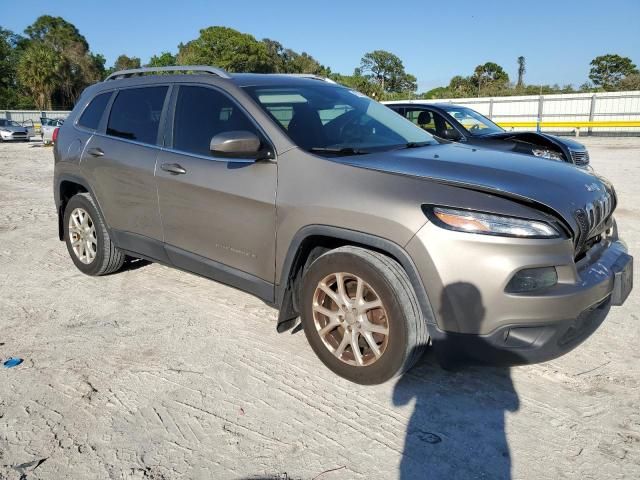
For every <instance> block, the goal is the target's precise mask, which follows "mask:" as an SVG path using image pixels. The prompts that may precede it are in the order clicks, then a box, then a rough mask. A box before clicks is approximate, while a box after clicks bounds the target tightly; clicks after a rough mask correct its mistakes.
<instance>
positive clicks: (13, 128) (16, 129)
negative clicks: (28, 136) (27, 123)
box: [0, 125, 27, 133]
mask: <svg viewBox="0 0 640 480" xmlns="http://www.w3.org/2000/svg"><path fill="white" fill-rule="evenodd" d="M0 130H5V131H8V132H18V133H27V127H16V126H15V125H5V126H2V125H0Z"/></svg>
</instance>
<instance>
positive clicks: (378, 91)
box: [330, 68, 385, 101]
mask: <svg viewBox="0 0 640 480" xmlns="http://www.w3.org/2000/svg"><path fill="white" fill-rule="evenodd" d="M330 78H331V79H332V80H334V81H335V82H338V83H339V84H341V85H344V86H345V87H349V88H351V89H353V90H356V91H358V92H360V93H364V94H365V95H367V96H369V97H371V98H373V99H374V100H378V101H381V100H385V92H384V90H382V86H381V85H380V84H379V83H378V82H375V81H373V80H371V78H369V77H366V76H364V75H362V71H361V70H360V69H359V68H356V69H355V70H354V71H353V75H340V74H339V73H333V74H331V75H330Z"/></svg>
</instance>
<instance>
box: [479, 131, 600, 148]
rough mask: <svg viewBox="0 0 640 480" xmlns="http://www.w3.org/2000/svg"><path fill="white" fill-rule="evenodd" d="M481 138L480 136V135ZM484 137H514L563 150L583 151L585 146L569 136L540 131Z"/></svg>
mask: <svg viewBox="0 0 640 480" xmlns="http://www.w3.org/2000/svg"><path fill="white" fill-rule="evenodd" d="M480 138H482V137H480ZM484 138H492V139H496V140H504V139H514V140H520V141H522V142H526V143H532V144H534V145H540V146H547V147H551V146H556V147H559V148H560V149H562V150H563V151H564V150H575V151H577V152H582V151H585V150H586V149H587V148H586V147H585V146H584V145H583V144H581V143H580V142H576V141H575V140H572V139H570V138H565V137H556V136H555V135H549V134H548V133H542V132H500V133H491V134H488V135H484Z"/></svg>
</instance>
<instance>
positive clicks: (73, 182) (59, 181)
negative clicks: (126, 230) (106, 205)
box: [54, 174, 108, 241]
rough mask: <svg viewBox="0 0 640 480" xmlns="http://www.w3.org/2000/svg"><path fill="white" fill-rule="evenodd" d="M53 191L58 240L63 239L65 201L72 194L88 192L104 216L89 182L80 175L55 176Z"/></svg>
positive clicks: (67, 200) (66, 201) (69, 198)
mask: <svg viewBox="0 0 640 480" xmlns="http://www.w3.org/2000/svg"><path fill="white" fill-rule="evenodd" d="M54 193H55V201H56V206H57V208H56V209H57V212H58V239H59V240H60V241H62V240H64V225H63V222H64V210H65V207H66V206H67V203H68V202H69V200H71V197H73V196H74V195H76V194H78V193H88V194H90V195H91V196H92V197H93V199H94V200H95V202H96V206H97V207H98V210H99V213H100V215H101V216H102V218H104V215H103V214H102V210H101V209H100V205H99V204H98V199H97V198H96V196H95V195H94V193H93V191H92V189H91V187H90V186H89V184H88V183H87V182H86V181H85V180H84V179H82V178H81V177H77V176H75V175H69V174H65V175H61V176H59V177H57V178H56V186H55V190H54ZM107 228H108V227H107Z"/></svg>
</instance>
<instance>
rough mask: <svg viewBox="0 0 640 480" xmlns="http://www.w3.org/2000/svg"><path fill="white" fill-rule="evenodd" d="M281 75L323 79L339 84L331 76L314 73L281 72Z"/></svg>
mask: <svg viewBox="0 0 640 480" xmlns="http://www.w3.org/2000/svg"><path fill="white" fill-rule="evenodd" d="M280 75H287V76H289V77H300V78H313V79H315V80H322V81H323V82H327V83H335V84H337V82H334V81H333V80H331V79H330V78H327V77H322V76H320V75H316V74H314V73H281V74H280Z"/></svg>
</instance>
